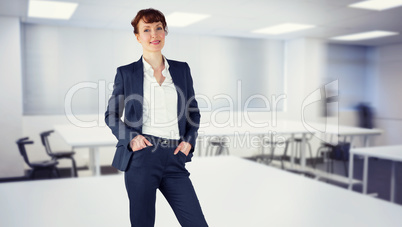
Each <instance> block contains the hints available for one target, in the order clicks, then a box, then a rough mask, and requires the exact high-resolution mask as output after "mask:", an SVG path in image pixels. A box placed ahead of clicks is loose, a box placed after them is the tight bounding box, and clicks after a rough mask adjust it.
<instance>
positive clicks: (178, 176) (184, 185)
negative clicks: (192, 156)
mask: <svg viewBox="0 0 402 227" xmlns="http://www.w3.org/2000/svg"><path fill="white" fill-rule="evenodd" d="M169 162H170V163H169V165H168V167H167V168H166V170H165V174H164V175H163V178H162V181H161V184H160V186H159V190H160V191H161V192H162V194H163V195H164V196H165V198H166V200H167V201H168V202H169V204H170V206H171V207H172V209H173V211H174V213H175V215H176V217H177V219H178V221H179V223H180V225H181V226H182V227H207V226H208V224H207V222H206V220H205V218H204V215H203V213H202V210H201V206H200V203H199V201H198V198H197V195H196V193H195V190H194V187H193V184H192V183H191V180H190V178H189V175H190V174H189V172H188V171H187V170H186V168H185V167H184V165H185V156H184V154H177V155H173V151H172V155H171V158H169Z"/></svg>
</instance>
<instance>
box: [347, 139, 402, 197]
mask: <svg viewBox="0 0 402 227" xmlns="http://www.w3.org/2000/svg"><path fill="white" fill-rule="evenodd" d="M355 155H360V156H363V157H364V164H363V193H364V194H367V184H368V159H369V157H375V158H381V159H387V160H391V161H392V166H391V193H390V200H391V201H392V202H394V201H395V191H396V190H395V186H396V184H395V162H402V145H398V146H380V147H367V148H357V149H351V150H350V158H349V180H350V181H351V180H352V179H353V158H354V156H355ZM349 189H350V190H351V189H352V186H351V185H349Z"/></svg>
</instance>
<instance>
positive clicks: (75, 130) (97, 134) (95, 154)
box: [54, 125, 117, 176]
mask: <svg viewBox="0 0 402 227" xmlns="http://www.w3.org/2000/svg"><path fill="white" fill-rule="evenodd" d="M54 128H55V130H56V132H57V133H59V134H60V135H61V137H63V139H64V140H65V142H66V143H67V144H68V145H70V146H71V147H72V149H73V150H74V149H75V148H88V149H89V159H90V160H89V168H90V169H91V170H92V173H93V175H95V176H100V154H99V148H100V147H104V146H115V145H116V143H117V139H116V137H114V135H113V134H112V132H111V131H110V129H109V128H108V127H106V126H104V127H92V128H83V127H78V126H74V125H55V126H54ZM110 162H111V161H110Z"/></svg>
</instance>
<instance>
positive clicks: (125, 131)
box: [105, 68, 139, 150]
mask: <svg viewBox="0 0 402 227" xmlns="http://www.w3.org/2000/svg"><path fill="white" fill-rule="evenodd" d="M124 94H125V93H124V80H123V75H122V72H121V69H120V68H117V73H116V77H115V80H114V85H113V92H112V96H111V97H110V99H109V102H108V107H107V109H106V112H105V122H106V124H107V126H109V128H110V129H111V130H112V133H113V134H114V136H115V137H116V138H117V139H118V140H119V143H120V144H121V143H123V144H125V146H126V147H127V148H128V149H129V150H131V148H130V147H129V144H130V141H131V139H132V138H134V137H135V136H136V135H138V134H139V132H136V131H135V130H134V129H133V128H131V127H129V126H127V125H126V124H125V123H124V122H123V121H122V120H121V117H122V115H123V111H124V105H125V95H124Z"/></svg>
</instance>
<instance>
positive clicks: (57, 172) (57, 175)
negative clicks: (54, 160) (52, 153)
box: [52, 167, 60, 178]
mask: <svg viewBox="0 0 402 227" xmlns="http://www.w3.org/2000/svg"><path fill="white" fill-rule="evenodd" d="M52 172H55V173H56V174H55V175H56V177H57V178H60V173H59V170H58V169H57V167H54V168H53V171H52Z"/></svg>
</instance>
